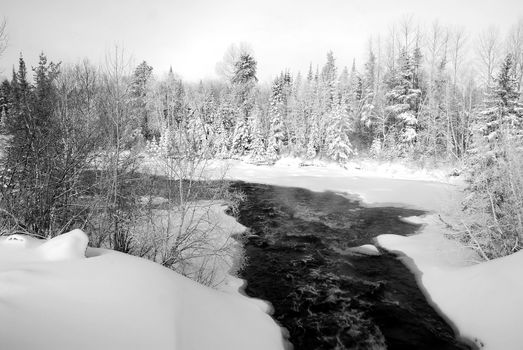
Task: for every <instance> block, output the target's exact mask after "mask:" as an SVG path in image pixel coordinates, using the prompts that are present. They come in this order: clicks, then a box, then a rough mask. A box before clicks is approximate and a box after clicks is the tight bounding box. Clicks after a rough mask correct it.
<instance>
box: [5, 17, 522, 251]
mask: <svg viewBox="0 0 523 350" xmlns="http://www.w3.org/2000/svg"><path fill="white" fill-rule="evenodd" d="M230 56H231V59H230V60H229V62H224V64H222V65H221V69H222V71H224V72H226V74H224V76H225V77H226V78H225V79H222V80H215V81H206V82H203V81H202V82H200V83H198V84H191V83H187V82H184V81H183V80H182V79H181V78H179V77H178V76H177V75H175V74H174V73H173V70H172V69H171V70H170V71H169V73H168V74H167V75H166V76H165V77H156V76H155V74H154V69H153V67H151V66H149V65H148V64H147V62H145V61H144V62H142V63H140V64H138V65H137V66H135V67H131V66H130V64H129V63H128V62H127V61H126V60H125V57H124V56H123V54H122V51H121V50H118V49H115V52H114V53H112V54H111V55H108V57H107V60H106V64H105V66H103V67H101V68H100V67H95V66H94V65H92V64H91V63H89V62H88V61H83V62H81V63H78V64H75V65H63V64H54V63H48V62H47V58H46V57H45V56H44V55H42V56H41V57H40V63H39V65H38V66H37V67H36V68H35V69H34V75H33V79H32V81H31V79H30V78H28V73H27V68H26V67H25V62H24V60H23V58H20V62H19V66H18V69H17V70H16V71H14V72H13V75H12V78H11V79H10V80H5V81H4V82H3V83H2V85H1V88H0V115H1V117H2V125H3V130H4V133H5V134H6V135H10V141H9V147H8V149H7V155H6V157H4V159H3V165H2V173H1V176H2V177H1V181H2V183H1V185H2V191H3V192H2V200H3V202H4V205H3V208H4V211H5V212H8V213H10V215H16V221H17V222H18V223H19V224H21V225H23V226H24V227H25V228H26V229H28V230H32V231H34V232H51V231H53V232H57V228H58V227H60V228H62V227H66V226H68V225H72V224H73V223H74V221H75V220H76V218H79V217H81V216H82V215H83V214H82V215H80V214H78V212H75V211H74V209H72V208H73V207H74V206H71V205H70V204H71V203H76V202H77V201H79V200H82V199H84V197H83V194H84V192H85V191H89V189H83V190H78V186H79V184H80V183H82V181H81V177H82V174H83V173H84V172H85V170H86V169H88V168H89V167H92V165H93V164H99V165H100V166H103V167H105V168H104V169H106V170H107V171H106V172H105V173H104V175H103V176H104V179H103V186H101V187H102V188H103V189H104V191H105V192H104V193H105V194H104V196H105V197H104V200H105V203H106V204H105V211H106V213H107V217H109V218H111V220H109V221H110V222H111V223H112V224H111V225H113V228H112V230H113V232H125V231H126V230H129V228H128V227H127V228H126V225H125V223H126V222H128V221H129V220H130V219H129V215H131V214H130V213H129V210H128V208H130V207H132V206H131V204H132V203H129V200H130V198H133V196H132V195H130V194H129V193H126V191H129V190H130V187H129V186H123V185H122V183H124V182H125V181H133V176H127V175H128V174H130V173H131V174H133V172H134V171H135V169H137V168H138V167H139V164H138V163H139V160H138V159H139V158H137V157H138V156H137V155H139V154H141V153H143V152H146V151H152V150H154V149H158V148H162V149H163V150H164V151H166V152H167V153H168V154H169V155H170V156H171V157H174V158H177V159H181V158H184V159H211V158H236V157H239V158H244V159H250V160H251V161H256V162H273V161H274V160H276V159H278V158H279V157H281V156H285V155H292V156H297V157H301V158H303V159H317V158H322V159H329V160H331V161H334V162H339V163H342V164H345V163H346V162H347V161H348V160H349V159H350V158H352V157H355V156H357V155H360V156H370V157H375V158H379V159H397V158H403V159H408V160H412V161H416V162H430V161H452V162H461V163H462V164H467V165H470V166H467V167H466V168H468V169H469V170H470V172H471V174H472V175H471V176H470V178H471V186H470V193H471V195H470V196H469V197H468V202H467V203H466V208H467V210H470V211H471V213H472V212H473V213H474V215H479V216H480V217H481V218H482V219H481V220H482V222H481V223H480V221H481V220H477V221H475V222H474V223H472V224H469V225H467V229H466V230H465V231H464V232H463V234H462V238H463V240H465V241H466V242H467V243H469V244H471V245H472V246H474V247H475V248H476V249H478V250H480V251H481V252H482V254H483V255H484V257H485V258H489V257H492V256H498V255H503V254H507V253H509V252H512V251H514V250H517V249H519V248H520V245H521V244H520V242H521V238H522V235H523V224H522V222H523V219H522V213H521V208H523V205H522V204H523V200H522V196H521V193H522V192H523V187H522V169H521V163H522V162H521V159H522V157H521V156H522V153H521V152H522V151H521V149H522V148H521V142H522V140H521V134H522V128H523V125H522V123H521V118H522V115H523V109H522V108H521V82H522V77H523V22H519V23H517V24H516V25H515V26H514V27H513V28H512V29H511V30H510V31H509V33H508V34H507V35H506V37H505V38H501V36H500V35H499V33H498V32H496V30H494V29H488V30H486V31H484V32H482V33H481V34H480V35H479V36H478V38H477V39H474V38H470V37H469V38H467V36H466V35H465V34H464V32H463V31H456V30H450V29H448V28H445V27H444V26H442V25H440V24H438V23H437V22H435V23H434V24H432V25H431V26H430V27H429V28H428V29H425V30H422V29H421V28H420V26H417V25H415V23H414V21H413V20H412V18H410V17H406V18H404V19H403V20H402V21H401V22H399V23H396V24H395V25H393V26H392V27H391V30H390V32H389V33H387V35H385V36H380V37H377V38H374V39H373V40H372V41H369V46H368V50H367V55H366V56H367V58H366V59H365V62H362V64H356V62H352V63H351V65H350V68H349V67H348V66H346V65H339V64H338V62H337V61H336V57H335V54H334V53H333V52H328V53H327V55H326V60H325V62H324V63H323V64H322V65H317V66H313V65H312V64H311V65H310V67H309V69H308V71H307V72H304V74H302V73H296V74H292V73H291V72H290V71H289V70H283V71H282V72H281V73H280V74H278V75H277V76H276V77H274V80H273V81H272V83H270V84H264V83H260V82H259V81H258V79H257V77H256V74H257V61H256V58H255V56H254V54H253V53H252V52H249V50H245V49H239V50H237V52H235V53H234V54H232V55H230ZM28 194H30V195H28ZM13 213H16V214H13ZM35 218H37V219H35ZM111 237H112V238H111V239H112V240H113V241H114V243H113V244H114V245H116V246H118V247H122V249H123V250H125V249H126V248H125V247H126V245H127V244H128V242H126V241H125V239H124V238H125V237H126V236H125V235H122V236H121V237H120V236H119V235H118V234H114V235H112V236H111ZM122 237H123V238H122ZM122 239H123V241H121V242H120V240H122Z"/></svg>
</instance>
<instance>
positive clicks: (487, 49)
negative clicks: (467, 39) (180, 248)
mask: <svg viewBox="0 0 523 350" xmlns="http://www.w3.org/2000/svg"><path fill="white" fill-rule="evenodd" d="M499 49H500V45H499V31H498V29H497V28H495V27H490V28H488V29H487V30H485V31H483V32H482V33H481V34H480V35H479V38H478V42H477V49H476V50H477V54H478V56H479V63H480V65H481V71H482V72H483V81H484V84H485V88H488V87H489V86H490V85H491V83H492V78H493V74H494V67H496V66H497V64H498V60H499Z"/></svg>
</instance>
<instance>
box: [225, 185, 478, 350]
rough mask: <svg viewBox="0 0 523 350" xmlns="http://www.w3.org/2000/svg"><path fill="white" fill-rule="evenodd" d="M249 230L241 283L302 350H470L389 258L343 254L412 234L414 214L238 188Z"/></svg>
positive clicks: (330, 196)
mask: <svg viewBox="0 0 523 350" xmlns="http://www.w3.org/2000/svg"><path fill="white" fill-rule="evenodd" d="M232 186H233V187H234V188H235V189H237V190H241V191H242V192H243V193H244V194H245V195H246V200H245V201H244V202H243V203H241V205H240V208H239V222H240V223H241V224H243V225H245V226H247V227H249V229H250V235H249V237H248V238H247V239H246V242H245V251H246V257H247V262H246V264H245V266H244V267H243V269H242V271H241V277H242V278H244V279H245V280H247V288H246V293H247V294H248V295H250V296H252V297H257V298H261V299H264V300H268V301H270V302H271V303H272V305H273V306H274V309H275V312H274V315H273V317H274V318H275V319H276V320H278V321H279V322H280V323H281V324H282V325H283V326H284V327H285V328H287V329H288V330H289V333H290V341H291V342H292V343H293V345H294V347H295V349H296V350H301V349H315V350H319V349H383V348H387V349H402V350H406V349H470V348H471V347H470V346H468V345H465V344H464V343H462V342H460V341H458V340H457V339H456V337H455V334H454V331H453V330H452V328H451V327H450V326H449V325H448V324H447V323H446V322H445V320H444V319H443V318H441V317H440V316H439V315H438V314H437V313H436V312H435V311H434V309H433V308H432V307H431V306H430V305H429V304H428V303H427V301H426V299H425V297H424V296H423V294H422V292H421V291H420V290H419V288H418V286H417V284H416V280H415V278H414V276H413V275H412V274H411V273H410V271H409V270H408V269H407V268H406V267H405V266H404V265H403V264H402V263H401V262H400V261H399V260H398V259H397V257H396V256H394V255H392V254H389V253H386V252H382V253H383V254H382V255H379V256H364V255H358V254H348V253H347V252H346V249H347V248H350V247H355V246H359V245H362V244H366V243H371V242H372V238H373V237H375V236H377V235H379V234H385V233H392V234H399V235H408V234H413V233H415V232H416V230H418V229H419V226H417V225H412V224H407V223H405V222H403V221H401V220H400V219H399V218H400V217H407V216H413V215H421V214H423V212H421V211H419V210H409V209H401V208H393V207H382V208H365V207H363V206H361V205H360V204H359V203H358V202H356V201H351V200H349V199H347V198H345V197H343V196H341V195H337V194H335V193H329V192H323V193H317V192H311V191H308V190H305V189H301V188H284V187H276V186H269V185H260V184H250V183H243V182H236V183H234V184H233V185H232Z"/></svg>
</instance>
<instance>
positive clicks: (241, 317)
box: [0, 230, 286, 350]
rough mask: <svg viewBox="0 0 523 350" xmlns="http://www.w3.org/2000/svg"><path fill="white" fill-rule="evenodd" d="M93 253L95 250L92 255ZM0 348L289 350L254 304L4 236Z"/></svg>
mask: <svg viewBox="0 0 523 350" xmlns="http://www.w3.org/2000/svg"><path fill="white" fill-rule="evenodd" d="M86 248H87V250H86ZM0 325H1V327H0V349H10V350H18V349H20V350H21V349H40V350H46V349H49V350H51V349H53V350H54V349H111V350H118V349H126V350H127V349H176V350H189V349H191V350H192V349H195V350H196V349H216V350H220V349H223V350H234V349H238V350H240V349H241V350H243V349H259V350H269V349H285V347H286V342H285V341H284V338H283V336H282V329H281V328H280V327H279V326H278V325H277V324H276V323H275V322H274V321H273V320H272V319H271V318H270V316H269V315H267V314H265V313H263V312H261V311H260V309H259V307H258V306H257V305H255V303H251V302H250V301H249V300H248V299H247V298H245V297H241V296H239V295H236V294H229V293H224V292H220V291H217V290H213V289H210V288H207V287H204V286H202V285H200V284H198V283H196V282H193V281H191V280H189V279H187V278H185V277H183V276H181V275H179V274H177V273H175V272H173V271H172V270H169V269H167V268H164V267H162V266H160V265H158V264H156V263H153V262H150V261H147V260H144V259H140V258H137V257H133V256H130V255H127V254H122V253H118V252H115V251H111V250H106V249H96V248H88V247H87V236H86V235H85V233H83V232H82V231H80V230H75V231H72V232H69V233H66V234H64V235H62V236H58V237H56V238H53V239H51V240H48V241H45V240H39V239H35V238H31V237H28V236H23V235H12V236H8V237H0Z"/></svg>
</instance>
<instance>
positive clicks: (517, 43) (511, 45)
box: [507, 19, 523, 87]
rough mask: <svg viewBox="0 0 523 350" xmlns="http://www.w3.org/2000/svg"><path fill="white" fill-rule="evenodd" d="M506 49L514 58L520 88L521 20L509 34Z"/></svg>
mask: <svg viewBox="0 0 523 350" xmlns="http://www.w3.org/2000/svg"><path fill="white" fill-rule="evenodd" d="M507 49H508V51H509V52H510V53H512V57H513V58H514V69H515V71H516V74H517V79H518V83H519V86H520V87H521V84H522V83H523V19H521V20H519V22H518V23H516V25H514V27H512V29H511V31H510V32H509V35H508V39H507Z"/></svg>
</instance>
